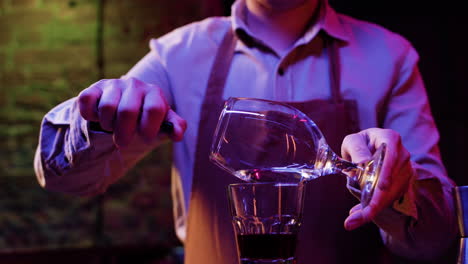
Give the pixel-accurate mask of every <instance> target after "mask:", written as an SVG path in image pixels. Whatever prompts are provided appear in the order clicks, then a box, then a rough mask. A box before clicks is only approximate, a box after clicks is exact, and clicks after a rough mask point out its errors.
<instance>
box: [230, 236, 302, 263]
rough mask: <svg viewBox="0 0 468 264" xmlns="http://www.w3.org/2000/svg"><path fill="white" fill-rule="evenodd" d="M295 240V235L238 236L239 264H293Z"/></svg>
mask: <svg viewBox="0 0 468 264" xmlns="http://www.w3.org/2000/svg"><path fill="white" fill-rule="evenodd" d="M296 238H297V235H296V234H258V235H257V234H254V235H238V236H237V246H238V249H239V256H240V260H241V263H242V264H247V263H258V262H259V261H262V260H263V261H269V260H275V261H277V263H281V262H279V261H280V260H284V263H294V262H293V261H294V254H295V252H296ZM256 261H257V262H256ZM288 261H289V262H288ZM260 263H262V262H260Z"/></svg>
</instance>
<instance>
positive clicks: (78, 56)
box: [0, 0, 221, 251]
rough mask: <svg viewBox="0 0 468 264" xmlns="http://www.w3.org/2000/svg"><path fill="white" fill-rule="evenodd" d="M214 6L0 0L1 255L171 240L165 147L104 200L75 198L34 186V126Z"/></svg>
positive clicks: (144, 0) (164, 0)
mask: <svg viewBox="0 0 468 264" xmlns="http://www.w3.org/2000/svg"><path fill="white" fill-rule="evenodd" d="M218 2H219V3H218ZM99 4H103V6H104V9H103V10H104V17H103V23H102V24H101V25H102V26H103V29H104V31H103V35H102V40H103V42H102V44H103V46H102V47H103V50H102V53H99V49H97V45H98V38H97V36H98V34H97V32H98V30H97V29H98V26H99V25H100V24H99V19H98V18H99V16H98V10H99V8H98V7H99ZM220 10H221V7H220V1H216V0H201V1H190V0H184V1H171V0H158V1H151V0H106V1H104V0H0V105H1V108H0V157H1V159H0V186H1V189H2V191H1V192H0V251H1V250H6V249H12V248H13V249H19V248H37V247H64V246H65V247H70V246H71V247H74V246H92V245H96V244H139V243H145V244H157V243H166V244H168V245H173V244H176V243H177V242H176V239H175V237H174V233H173V228H172V209H171V200H170V195H169V192H170V191H169V185H170V179H169V170H170V169H169V166H170V145H169V144H167V145H165V146H163V147H162V148H159V149H157V150H155V151H154V152H153V153H151V154H150V155H149V156H148V157H146V158H145V160H143V161H142V162H141V163H140V164H139V165H138V166H137V167H136V168H135V169H133V170H132V171H131V172H130V173H129V175H127V176H126V177H124V179H122V180H121V181H119V182H118V183H117V184H116V185H114V186H113V187H112V188H111V189H110V190H109V191H108V193H106V194H104V195H103V196H101V197H94V198H77V197H69V196H66V195H61V194H55V193H50V192H46V191H44V190H42V189H41V188H40V187H39V185H38V184H37V182H36V179H35V176H34V171H33V167H32V166H33V156H34V151H35V147H36V145H37V139H38V133H39V130H38V128H39V125H40V122H41V119H42V117H43V115H44V114H45V113H46V112H47V111H48V110H49V109H51V108H52V107H53V106H55V105H57V104H58V103H60V102H62V101H64V100H66V99H68V98H71V97H73V96H76V95H77V94H78V93H79V91H81V90H82V89H83V88H85V87H87V86H89V85H90V84H91V83H93V82H95V81H97V80H98V79H99V78H115V77H119V76H121V75H122V74H124V73H125V72H126V71H127V70H128V69H129V68H130V67H131V66H132V65H133V64H134V63H136V62H137V61H138V59H139V58H141V57H142V56H143V55H144V54H145V53H146V52H148V40H149V39H150V38H151V37H157V36H160V35H162V34H164V33H166V32H168V31H170V30H172V29H173V28H175V27H178V26H181V25H183V24H186V23H188V22H191V21H194V20H198V19H201V18H204V17H206V16H209V15H217V14H220ZM100 56H101V57H100ZM98 58H102V59H103V67H102V68H100V67H98Z"/></svg>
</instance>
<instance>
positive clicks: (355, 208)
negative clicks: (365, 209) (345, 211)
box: [349, 203, 362, 214]
mask: <svg viewBox="0 0 468 264" xmlns="http://www.w3.org/2000/svg"><path fill="white" fill-rule="evenodd" d="M358 210H362V204H360V203H359V204H356V205H355V206H353V207H352V208H351V209H350V210H349V214H353V213H354V212H357V211H358Z"/></svg>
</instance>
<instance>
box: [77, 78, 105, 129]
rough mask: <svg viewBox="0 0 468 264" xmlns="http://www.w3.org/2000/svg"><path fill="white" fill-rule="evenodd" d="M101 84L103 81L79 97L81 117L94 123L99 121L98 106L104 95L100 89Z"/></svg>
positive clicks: (85, 90) (84, 91) (87, 89)
mask: <svg viewBox="0 0 468 264" xmlns="http://www.w3.org/2000/svg"><path fill="white" fill-rule="evenodd" d="M101 82H102V81H100V82H97V83H95V84H93V85H91V86H90V87H88V88H86V89H84V90H83V91H82V92H81V93H80V94H79V95H78V107H79V109H80V114H81V116H82V117H83V118H84V119H85V120H88V121H92V122H98V121H99V115H98V111H97V105H98V103H99V99H100V97H101V94H102V90H101V89H100V87H99V85H100V84H101Z"/></svg>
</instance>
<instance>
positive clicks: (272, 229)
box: [228, 182, 304, 264]
mask: <svg viewBox="0 0 468 264" xmlns="http://www.w3.org/2000/svg"><path fill="white" fill-rule="evenodd" d="M303 189H304V186H303V185H302V184H301V183H274V182H270V183H265V182H264V183H259V182H257V183H255V182H250V183H238V184H231V185H229V189H228V190H229V192H228V195H229V204H230V207H231V214H232V224H233V227H234V231H235V234H236V237H237V249H238V253H239V263H241V264H269V263H271V264H273V263H275V264H295V263H296V258H295V251H296V242H297V234H298V231H299V227H300V224H301V215H302V203H303Z"/></svg>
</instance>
